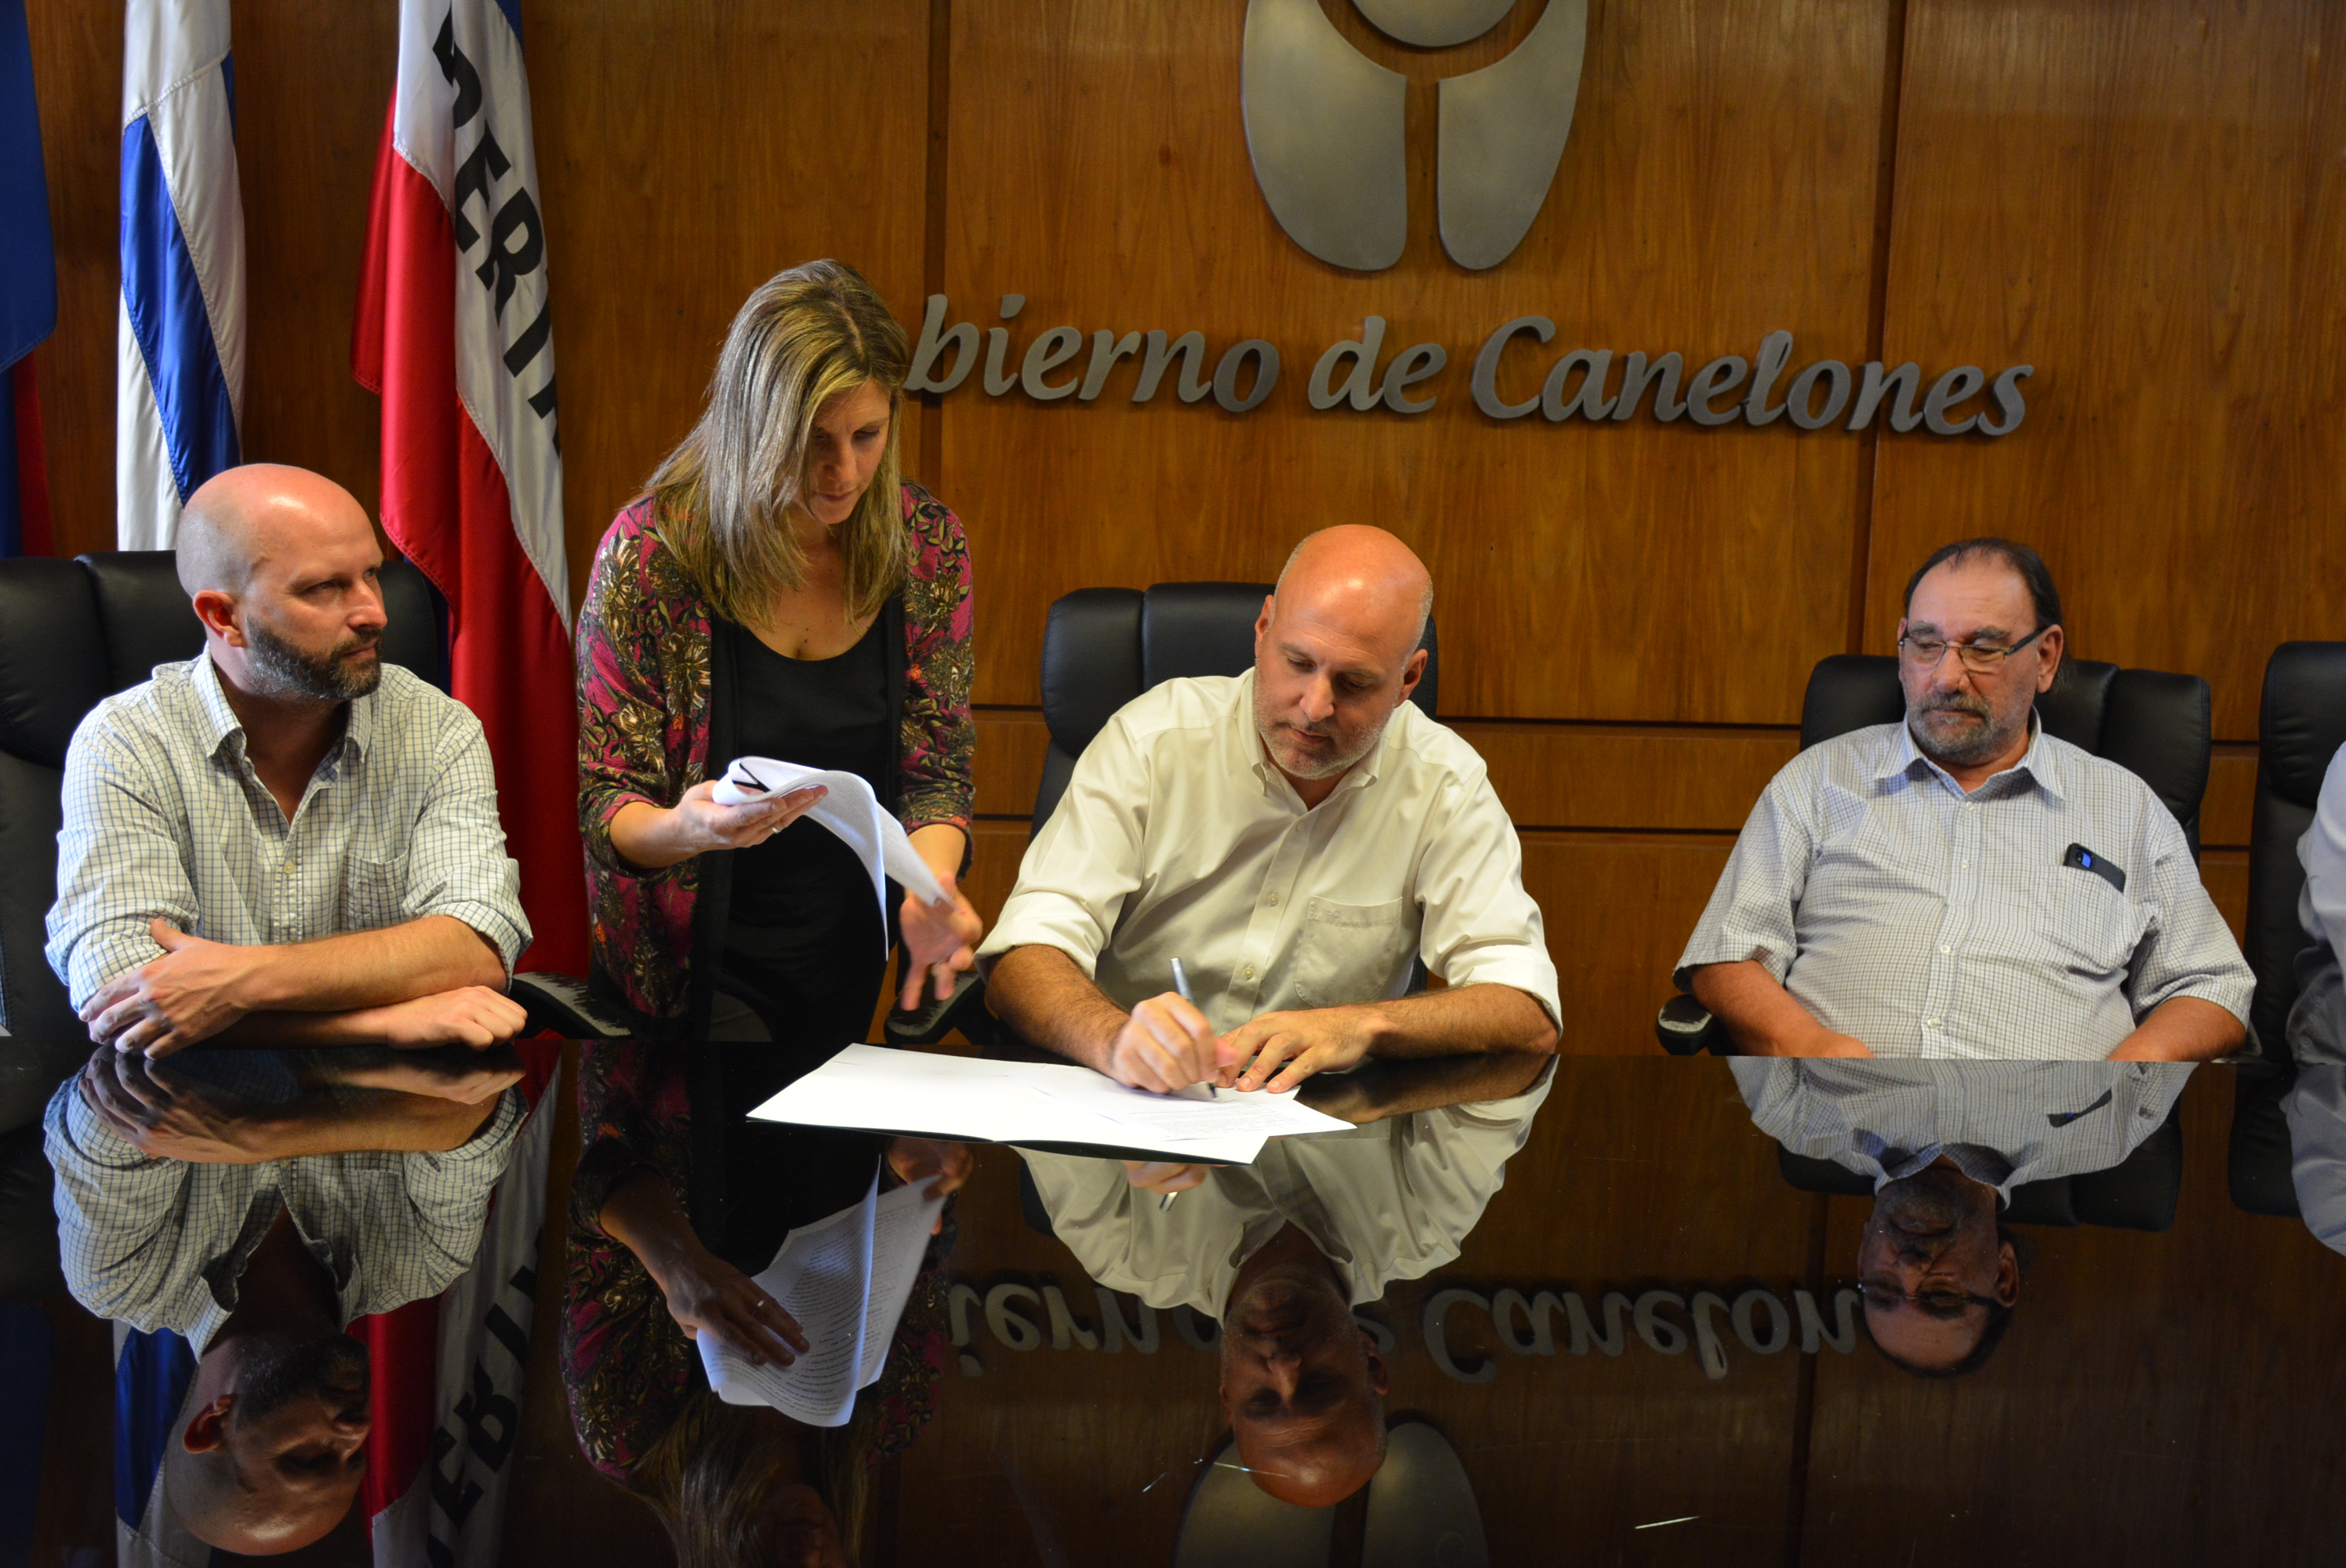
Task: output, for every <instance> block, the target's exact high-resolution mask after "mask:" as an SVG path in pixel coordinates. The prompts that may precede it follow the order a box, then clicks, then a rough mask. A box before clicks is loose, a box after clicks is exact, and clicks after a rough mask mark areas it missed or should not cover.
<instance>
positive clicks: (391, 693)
mask: <svg viewBox="0 0 2346 1568" xmlns="http://www.w3.org/2000/svg"><path fill="white" fill-rule="evenodd" d="M562 809H569V808H568V805H567V803H564V805H563V808H562ZM433 914H443V915H449V916H453V917H454V919H457V920H460V921H464V923H465V924H466V925H468V926H470V927H472V928H473V929H474V931H476V932H480V933H481V935H482V936H484V937H485V938H486V939H487V940H488V941H489V942H492V943H494V944H495V947H496V950H497V952H498V953H499V954H500V955H501V956H502V957H503V958H504V959H505V968H506V970H507V972H511V970H512V968H513V965H514V963H515V961H516V960H517V959H519V958H520V957H521V954H522V951H523V950H524V949H525V948H526V947H527V946H528V945H529V934H530V933H529V921H528V919H527V917H525V915H524V914H523V913H522V909H521V873H520V869H519V868H518V867H517V866H515V863H514V861H513V860H512V859H511V857H509V856H508V855H506V853H505V829H504V828H503V826H502V825H501V824H500V823H499V821H498V819H497V790H496V775H495V772H494V771H493V770H492V769H491V766H490V762H489V748H488V743H487V742H486V740H485V739H484V738H483V737H482V734H481V724H480V720H478V719H477V718H474V717H473V715H472V712H471V710H469V709H468V708H465V707H464V705H463V704H461V703H458V702H456V701H454V700H453V699H451V698H450V697H446V696H444V695H443V694H442V693H441V692H439V691H437V690H435V689H433V687H431V686H429V685H427V684H426V683H425V682H423V681H422V680H420V679H418V678H417V677H415V676H414V675H413V674H412V673H410V672H409V671H407V670H405V669H403V668H401V667H398V666H397V665H391V664H386V665H384V666H383V667H382V685H381V686H380V687H377V688H376V689H375V691H374V692H373V693H372V695H370V696H366V697H359V698H357V699H356V700H354V701H353V702H352V703H351V705H350V721H349V724H348V726H347V727H346V728H345V729H344V731H343V734H342V739H340V740H339V741H337V742H335V744H334V747H333V749H332V750H331V751H329V752H327V753H326V757H325V760H323V761H322V762H321V763H320V764H319V765H318V769H317V771H316V772H315V773H314V774H312V775H311V779H310V782H309V785H308V786H307V788H306V789H304V790H303V791H302V796H301V803H300V805H299V806H298V807H297V808H296V809H295V810H294V813H293V820H291V822H288V821H287V820H285V813H284V811H283V810H282V809H280V807H279V806H278V804H277V801H276V799H275V798H274V797H272V796H271V795H270V793H269V790H268V788H267V787H266V786H265V785H263V784H262V783H261V782H260V775H259V774H257V773H256V772H254V771H253V768H252V763H251V762H250V759H248V758H247V757H246V756H245V751H244V728H243V726H241V725H240V724H239V723H238V722H237V718H236V714H235V711H234V710H233V709H231V708H230V707H229V705H228V698H227V697H225V696H224V695H223V694H222V693H221V691H220V687H219V673H218V672H217V671H216V670H214V669H213V667H212V663H211V660H210V658H209V657H196V658H193V659H189V661H187V662H186V663H184V664H166V665H158V666H156V667H155V677H154V678H153V679H152V680H149V681H148V682H146V683H145V684H144V685H140V686H135V687H131V688H130V689H129V690H128V691H125V692H121V693H119V694H117V695H116V696H114V697H108V698H107V699H106V700H105V701H104V702H101V703H99V704H98V705H97V707H96V708H92V709H91V710H90V712H89V715H88V717H87V718H84V719H83V720H82V722H81V727H80V728H78V729H76V731H75V732H74V738H73V746H72V748H71V749H70V750H69V751H68V752H67V753H66V780H65V825H64V827H63V828H62V829H61V830H59V831H58V833H57V901H56V904H55V905H53V906H52V907H51V908H50V910H49V945H48V958H49V965H50V967H51V968H53V969H55V970H56V972H57V974H58V976H59V977H60V978H61V979H63V980H64V981H65V983H66V990H67V991H68V992H70V993H72V996H73V1002H74V1005H75V1006H76V1007H78V1006H80V1005H81V1004H82V1003H84V1002H85V1001H87V999H88V998H89V996H90V995H91V994H92V993H95V992H96V991H97V989H98V988H99V987H100V986H103V985H104V984H105V983H107V981H109V980H112V979H113V978H115V977H116V976H117V975H118V974H122V973H124V972H127V971H129V970H133V969H136V968H138V966H139V965H140V964H143V963H146V962H149V961H151V960H153V959H154V958H156V957H158V956H159V954H160V952H161V950H160V949H159V948H158V947H157V946H156V945H155V942H154V939H153V937H151V936H150V935H149V934H148V922H149V921H155V920H161V921H164V922H165V923H167V924H168V925H173V926H177V927H179V929H180V930H182V931H185V932H192V933H193V934H194V935H197V936H199V937H203V938H205V939H207V940H209V941H211V942H229V943H231V944H233V945H236V946H239V947H253V946H266V945H273V944H277V943H283V942H309V941H312V940H315V939H317V938H319V937H328V936H341V935H343V934H345V933H347V932H362V931H373V930H376V929H378V928H380V927H382V926H391V925H399V924H402V923H403V922H405V921H413V920H420V919H422V918H423V916H425V915H433Z"/></svg>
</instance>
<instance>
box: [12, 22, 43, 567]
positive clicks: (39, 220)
mask: <svg viewBox="0 0 2346 1568" xmlns="http://www.w3.org/2000/svg"><path fill="white" fill-rule="evenodd" d="M56 324H57V260H56V248H55V247H54V246H53V245H52V244H51V243H50V240H49V181H48V177H47V175H46V173H45V172H44V171H43V169H42V168H41V116H40V110H39V107H38V106H37V105H36V104H35V102H34V101H33V40H32V36H31V35H30V34H28V33H27V32H26V29H25V0H0V556H5V555H21V554H23V553H24V548H25V521H26V520H25V517H24V514H23V512H24V507H23V499H22V489H23V481H22V475H23V473H24V472H25V471H26V469H27V468H29V469H31V470H32V471H33V472H35V473H37V472H38V471H39V467H40V461H41V460H40V454H39V453H19V452H18V451H17V450H16V439H17V432H18V431H19V430H20V429H23V430H26V431H30V430H31V429H33V428H34V426H33V422H32V421H31V420H30V419H29V418H26V419H25V420H23V421H22V422H20V421H19V418H18V414H17V408H16V402H17V399H16V392H17V388H18V387H19V385H22V386H24V387H25V388H26V393H27V395H28V397H29V393H30V375H29V372H30V370H31V367H30V366H26V367H24V373H22V374H20V373H18V372H17V361H19V360H22V359H23V358H24V357H25V356H26V354H27V353H30V352H31V351H32V349H33V345H34V344H36V343H37V342H39V341H41V340H42V339H44V338H46V337H47V336H48V335H49V333H50V332H51V331H54V330H55V329H56ZM27 412H28V413H29V409H28V410H27ZM35 532H36V534H40V533H45V532H46V519H42V520H40V525H39V526H37V527H36V530H35Z"/></svg>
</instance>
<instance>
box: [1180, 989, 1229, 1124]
mask: <svg viewBox="0 0 2346 1568" xmlns="http://www.w3.org/2000/svg"><path fill="white" fill-rule="evenodd" d="M1173 989H1174V991H1175V992H1176V993H1178V994H1179V996H1180V998H1181V1000H1182V1001H1184V1002H1186V1003H1188V1004H1189V1005H1190V1006H1192V1007H1195V1006H1197V1005H1198V999H1197V998H1196V997H1194V996H1192V995H1190V994H1189V972H1188V970H1186V969H1183V968H1182V967H1181V961H1180V960H1179V959H1178V958H1177V959H1175V960H1174V961H1173ZM1206 1095H1207V1097H1208V1098H1209V1099H1215V1100H1219V1099H1220V1098H1221V1097H1222V1092H1221V1091H1220V1090H1219V1089H1217V1088H1215V1087H1214V1086H1213V1085H1212V1084H1207V1085H1206Z"/></svg>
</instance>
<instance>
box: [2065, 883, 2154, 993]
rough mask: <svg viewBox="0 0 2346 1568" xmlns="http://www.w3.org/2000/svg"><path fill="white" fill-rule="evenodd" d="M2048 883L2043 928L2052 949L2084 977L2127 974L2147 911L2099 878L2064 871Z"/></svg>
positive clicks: (2145, 922) (2147, 920)
mask: <svg viewBox="0 0 2346 1568" xmlns="http://www.w3.org/2000/svg"><path fill="white" fill-rule="evenodd" d="M2049 881H2050V885H2049V886H2048V887H2046V888H2045V903H2044V906H2043V908H2044V914H2043V920H2044V925H2043V928H2042V929H2043V930H2044V932H2045V937H2046V939H2047V940H2048V941H2049V942H2051V943H2052V945H2053V947H2054V948H2055V950H2056V951H2058V952H2060V953H2061V955H2062V956H2063V957H2065V958H2066V959H2068V960H2069V961H2070V967H2071V968H2073V969H2076V970H2077V971H2080V972H2086V973H2093V974H2108V973H2113V972H2121V971H2123V970H2125V968H2126V967H2127V963H2128V962H2131V961H2132V959H2133V957H2134V950H2135V948H2136V947H2137V945H2138V944H2139V943H2140V942H2141V941H2142V933H2143V928H2144V927H2145V926H2147V924H2148V923H2149V916H2148V913H2147V911H2144V910H2143V909H2141V908H2140V907H2139V906H2138V905H2137V904H2136V903H2135V902H2134V901H2133V900H2131V899H2129V898H2127V896H2126V894H2124V893H2122V892H2120V891H2117V889H2116V888H2114V887H2112V886H2111V885H2110V884H2109V883H2108V882H2107V881H2104V880H2103V879H2102V878H2100V877H2096V876H2088V875H2086V874H2084V873H2083V872H2080V871H2073V870H2070V869H2068V868H2066V867H2064V868H2061V869H2060V870H2059V871H2057V872H2056V873H2055V875H2054V876H2053V877H2052V878H2050V879H2049Z"/></svg>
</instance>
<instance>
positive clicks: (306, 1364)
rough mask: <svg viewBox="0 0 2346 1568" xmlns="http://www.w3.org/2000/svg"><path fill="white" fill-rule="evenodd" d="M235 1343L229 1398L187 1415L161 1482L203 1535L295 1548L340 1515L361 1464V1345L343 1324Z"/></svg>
mask: <svg viewBox="0 0 2346 1568" xmlns="http://www.w3.org/2000/svg"><path fill="white" fill-rule="evenodd" d="M238 1347H239V1353H240V1356H241V1361H240V1366H239V1368H238V1370H237V1373H236V1377H235V1380H234V1382H233V1384H232V1385H231V1388H230V1396H229V1398H228V1399H226V1400H216V1401H214V1403H213V1404H211V1405H208V1406H206V1407H205V1408H204V1409H203V1410H199V1411H198V1412H197V1413H196V1415H195V1417H194V1418H193V1419H192V1420H190V1421H189V1424H188V1427H187V1429H186V1431H185V1432H184V1433H183V1434H182V1441H181V1444H180V1445H179V1446H180V1447H181V1449H182V1452H181V1453H179V1454H177V1455H172V1456H170V1457H171V1458H172V1459H173V1460H174V1461H175V1463H174V1467H173V1468H174V1471H176V1473H175V1474H174V1475H172V1476H171V1477H170V1478H169V1479H168V1481H167V1484H168V1486H169V1489H170V1491H171V1492H172V1494H173V1500H174V1503H175V1506H177V1507H178V1508H179V1512H181V1514H182V1515H183V1516H184V1517H186V1518H187V1520H188V1522H189V1527H190V1528H191V1529H193V1530H194V1531H195V1532H197V1534H198V1535H199V1536H200V1537H201V1538H203V1539H204V1540H207V1541H210V1542H213V1543H214V1544H225V1545H229V1546H230V1548H231V1549H232V1550H240V1551H244V1552H247V1553H253V1552H271V1551H274V1552H285V1551H291V1550H292V1549H293V1548H294V1547H296V1546H300V1545H303V1544H306V1543H309V1542H311V1541H314V1540H317V1539H318V1538H319V1537H321V1536H322V1535H324V1534H325V1533H326V1532H329V1531H331V1529H332V1528H333V1527H334V1526H335V1524H337V1523H339V1522H341V1520H342V1516H343V1515H344V1514H346V1513H348V1512H350V1506H351V1500H352V1498H353V1497H354V1496H356V1495H357V1492H358V1487H359V1481H360V1480H361V1479H362V1477H363V1476H364V1475H365V1473H366V1449H365V1444H366V1438H367V1432H368V1431H369V1429H370V1426H371V1421H370V1419H369V1417H368V1414H367V1391H368V1375H367V1355H366V1347H365V1346H363V1345H362V1344H360V1343H359V1342H358V1341H357V1340H355V1339H352V1338H350V1337H349V1336H348V1335H346V1334H329V1335H326V1336H323V1337H321V1338H319V1339H308V1340H302V1339H294V1338H293V1337H291V1336H290V1335H280V1334H255V1335H249V1336H245V1337H243V1338H242V1339H240V1341H239V1342H238ZM222 1405H225V1407H226V1408H225V1409H224V1410H223V1409H221V1408H220V1407H221V1406H222Z"/></svg>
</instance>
